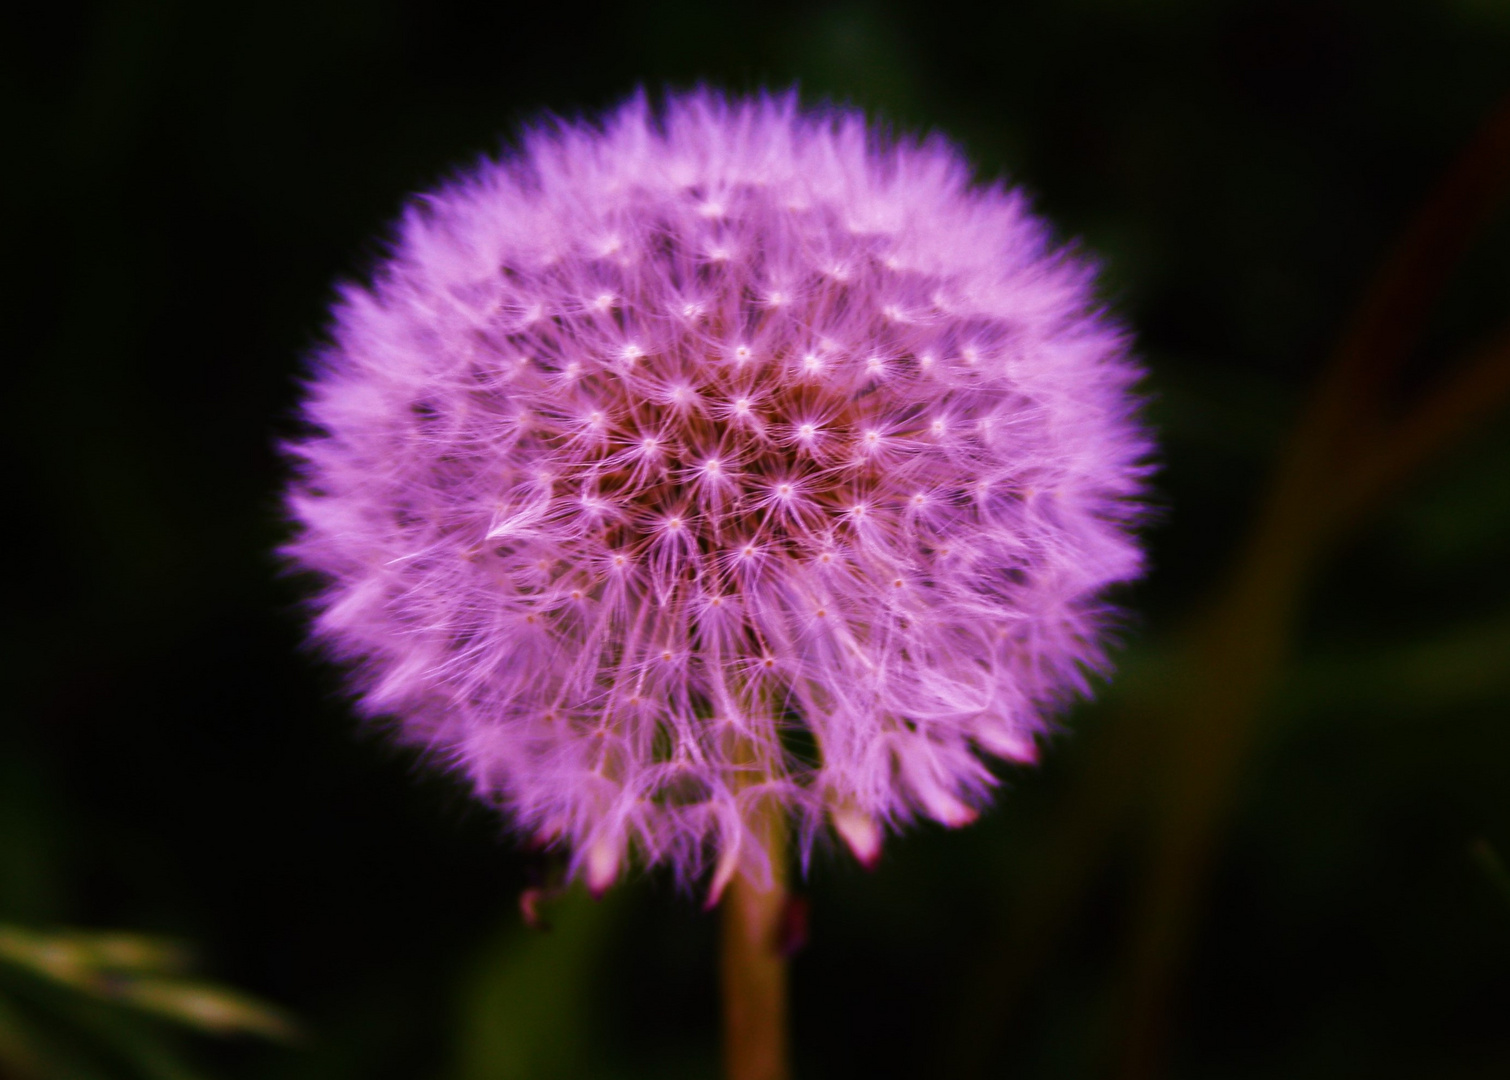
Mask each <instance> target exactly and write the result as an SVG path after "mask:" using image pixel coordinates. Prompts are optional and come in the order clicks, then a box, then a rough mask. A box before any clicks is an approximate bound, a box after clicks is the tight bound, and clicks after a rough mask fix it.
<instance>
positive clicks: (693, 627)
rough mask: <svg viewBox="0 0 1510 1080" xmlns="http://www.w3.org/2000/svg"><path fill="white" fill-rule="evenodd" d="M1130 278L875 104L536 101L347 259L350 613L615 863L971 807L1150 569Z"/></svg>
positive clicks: (299, 446) (548, 815)
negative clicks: (497, 146)
mask: <svg viewBox="0 0 1510 1080" xmlns="http://www.w3.org/2000/svg"><path fill="white" fill-rule="evenodd" d="M1092 289H1093V272H1092V269H1091V268H1090V267H1089V266H1088V265H1087V263H1086V262H1084V261H1083V260H1081V259H1080V258H1078V257H1077V256H1075V255H1074V254H1073V253H1068V252H1066V251H1065V250H1063V249H1061V248H1056V247H1055V245H1054V243H1053V242H1052V240H1051V237H1050V235H1049V231H1048V228H1047V226H1046V225H1045V223H1044V222H1042V221H1041V220H1040V219H1038V218H1036V217H1035V216H1033V214H1032V213H1031V212H1030V210H1029V208H1028V207H1027V205H1026V204H1025V201H1024V199H1023V197H1022V196H1021V195H1020V194H1018V193H1016V192H1014V191H1010V190H1006V189H1004V188H1002V187H1000V186H993V187H980V186H974V185H973V184H972V182H971V179H970V173H969V169H968V166H967V165H966V163H965V162H964V160H963V159H962V158H961V156H960V155H959V153H958V152H957V151H956V150H954V149H953V148H952V147H951V146H950V145H948V144H947V143H945V142H943V141H941V140H938V139H930V140H927V141H922V142H917V141H910V140H907V139H893V138H890V137H886V136H883V135H881V134H880V133H878V132H876V131H875V130H873V129H871V128H869V127H868V126H867V125H866V123H865V121H864V119H863V117H862V116H861V115H859V114H858V113H854V112H850V111H845V110H839V109H828V110H819V111H807V110H804V109H803V108H801V107H800V106H799V104H798V102H797V100H796V98H795V96H784V97H759V98H754V99H738V100H730V99H725V98H722V97H719V96H717V95H715V94H713V93H710V92H706V91H698V92H693V93H690V94H686V95H681V96H673V97H671V98H670V99H669V100H668V101H666V102H665V104H664V106H663V107H662V108H660V109H655V108H652V107H651V105H650V104H649V103H648V102H647V101H646V100H645V99H644V98H643V97H637V98H635V99H632V100H631V101H630V102H628V103H627V104H625V105H623V106H622V107H620V108H619V109H618V110H616V111H614V112H612V113H610V114H609V115H608V116H607V117H606V118H604V119H603V120H602V121H601V123H596V124H595V123H589V122H571V123H568V122H562V123H554V124H548V125H542V126H540V127H537V128H535V129H534V130H532V131H530V132H529V133H527V135H526V136H525V138H524V140H523V143H522V146H521V148H520V149H519V150H518V151H517V152H515V153H513V154H511V155H509V156H506V157H504V158H502V159H501V160H497V161H492V160H489V161H484V162H482V163H481V164H479V165H478V166H477V167H476V168H475V169H473V170H471V171H469V172H467V173H465V174H464V175H462V176H461V177H460V178H459V179H456V180H454V181H453V182H451V183H448V184H446V185H444V186H443V187H441V188H440V189H438V190H437V191H435V192H433V193H431V194H429V195H426V196H424V197H422V198H420V199H418V200H416V201H415V202H414V203H413V204H412V205H411V207H410V208H409V209H408V210H407V211H406V213H405V214H404V216H403V218H402V221H401V222H400V224H399V226H398V229H397V234H396V237H395V238H394V241H393V244H392V250H391V253H390V255H389V256H388V257H387V259H386V260H385V261H384V262H382V263H381V264H380V265H379V266H378V267H377V269H376V271H375V273H374V275H373V280H372V282H371V283H370V284H369V285H366V286H356V285H352V286H347V287H346V288H344V289H343V290H342V293H341V298H340V300H339V302H338V303H337V305H336V309H335V313H334V320H333V325H332V328H331V333H330V340H329V344H328V345H327V346H326V347H325V348H323V349H322V350H320V351H319V353H318V354H317V356H316V357H315V360H314V371H313V374H312V376H311V378H310V380H309V383H308V387H307V397H306V400H305V404H304V411H303V415H304V418H305V420H306V421H307V423H308V433H307V434H306V435H304V436H303V437H301V438H300V439H298V440H296V441H295V442H293V443H292V444H291V445H290V447H289V452H290V453H291V455H292V457H293V458H294V460H295V461H296V463H297V479H296V481H295V483H294V484H293V485H292V488H291V491H290V494H289V497H288V506H289V509H290V512H291V514H292V517H293V518H294V520H295V522H296V523H297V533H296V536H295V538H294V539H293V540H292V542H291V543H290V544H289V545H288V547H287V549H286V551H287V554H288V555H289V557H290V558H291V559H292V560H293V561H294V562H295V563H296V564H297V565H299V566H302V567H304V568H307V569H309V570H313V571H315V572H316V573H317V574H319V575H320V577H321V578H322V579H323V588H322V590H321V591H320V593H319V594H318V597H317V598H316V601H315V610H316V617H315V621H314V634H315V636H316V638H317V639H318V640H319V641H321V642H322V643H323V644H324V645H325V646H326V647H327V648H328V649H329V650H330V651H331V652H332V653H334V654H335V655H336V656H337V657H339V658H340V659H342V660H344V661H348V662H350V665H351V667H352V670H353V671H354V673H355V674H354V681H355V689H356V692H357V695H358V700H359V702H360V706H361V708H362V710H363V711H364V712H366V713H368V714H371V715H375V716H388V717H393V718H396V721H397V722H396V724H395V729H396V731H397V733H398V735H399V737H400V738H401V739H403V740H404V741H406V742H408V743H412V744H416V745H418V746H420V747H423V748H424V750H425V751H427V752H428V754H429V756H430V757H431V758H432V759H433V760H434V761H435V762H437V763H439V764H440V765H442V766H444V767H447V768H450V769H453V770H455V771H457V772H458V773H460V774H462V775H464V776H465V777H466V778H467V780H468V781H469V782H470V784H471V786H472V788H473V789H474V790H475V791H476V793H477V795H478V796H479V797H480V798H482V799H484V800H486V801H487V802H489V803H491V804H495V805H497V806H499V807H500V808H502V809H503V810H504V811H505V812H506V814H507V815H508V817H509V819H510V820H511V821H512V822H513V823H514V825H515V827H516V828H518V829H519V830H520V831H521V832H522V833H524V834H526V835H529V836H532V837H534V838H536V839H538V840H539V841H541V842H543V843H546V844H549V845H554V846H556V847H558V848H559V849H560V850H563V851H565V852H567V853H569V859H570V861H569V869H570V872H571V874H573V875H575V876H579V877H581V878H583V879H585V880H586V882H587V884H588V885H589V886H590V887H591V888H592V889H594V890H598V891H601V890H602V889H605V888H607V887H608V886H609V885H611V884H612V883H613V882H614V881H616V880H617V879H619V878H620V877H621V876H622V874H623V873H624V872H625V868H626V866H627V865H629V863H630V862H631V860H638V861H639V862H641V863H643V864H645V865H656V864H664V865H667V866H669V867H671V868H672V870H673V871H674V872H675V873H676V875H678V877H679V878H680V879H682V880H683V881H687V882H692V881H695V880H706V882H707V889H708V893H709V895H710V896H711V897H712V898H717V897H718V896H719V895H720V894H721V893H722V892H723V891H724V890H725V888H726V887H728V886H729V885H730V883H731V882H741V881H742V882H745V883H747V884H749V885H750V886H751V887H752V888H754V889H755V890H757V891H759V890H761V889H769V888H770V887H771V886H772V883H773V882H777V881H779V878H780V874H781V867H780V865H779V863H780V861H781V856H780V855H779V851H780V837H781V836H782V835H786V834H788V833H789V835H790V836H791V837H792V838H793V846H794V847H795V849H796V851H797V852H798V854H799V855H800V856H801V857H802V858H804V859H805V857H806V855H807V853H808V852H809V851H810V850H811V848H812V846H813V844H814V842H815V840H817V839H818V838H819V837H821V836H822V835H825V834H827V833H829V830H832V834H836V835H837V836H838V837H839V838H841V839H842V840H843V841H844V842H845V843H846V844H847V845H848V846H849V847H850V848H851V849H852V850H853V852H854V853H855V855H856V856H857V857H858V858H859V859H860V860H861V861H862V862H864V863H866V864H873V863H874V862H875V860H876V859H877V857H878V856H879V853H880V849H881V845H882V841H883V837H884V836H885V835H886V833H887V832H888V831H892V830H895V829H897V828H899V827H901V826H904V825H906V824H907V823H908V822H911V821H913V820H915V819H918V818H930V819H933V820H935V821H938V822H941V823H943V824H945V825H947V826H959V825H963V824H965V823H966V822H968V821H970V820H972V819H973V818H974V817H975V816H976V813H977V812H978V810H979V808H981V807H982V806H983V805H984V804H985V803H986V801H987V799H988V797H989V793H990V789H991V788H992V786H993V783H994V778H993V773H992V771H991V769H990V767H989V766H988V764H987V762H986V760H985V759H986V758H989V757H995V758H1000V759H1006V760H1008V761H1018V762H1028V761H1032V760H1034V758H1035V755H1036V752H1037V744H1038V741H1039V739H1040V737H1041V736H1042V735H1043V733H1044V732H1045V731H1046V730H1048V727H1049V725H1050V723H1051V718H1052V716H1053V714H1054V713H1055V711H1056V710H1057V709H1059V708H1061V707H1062V706H1063V705H1064V704H1065V703H1066V701H1067V700H1069V699H1070V698H1072V697H1073V696H1075V695H1076V694H1080V693H1083V692H1084V691H1085V690H1086V677H1087V672H1089V671H1092V670H1095V669H1097V668H1099V667H1101V666H1102V665H1103V663H1104V659H1105V657H1104V651H1103V637H1104V627H1105V624H1106V621H1107V617H1108V608H1107V606H1106V602H1105V600H1104V598H1103V594H1104V592H1105V590H1106V589H1107V587H1108V586H1110V585H1113V584H1115V583H1118V582H1124V581H1127V580H1129V579H1131V578H1133V577H1134V576H1136V575H1137V573H1138V572H1139V569H1140V565H1141V559H1140V553H1139V549H1138V547H1137V545H1136V543H1135V542H1134V539H1133V538H1132V536H1131V535H1130V525H1131V524H1132V522H1133V521H1134V519H1135V518H1136V516H1137V497H1138V494H1139V491H1140V487H1141V482H1142V477H1143V475H1144V472H1145V468H1144V465H1143V460H1144V458H1145V456H1146V453H1147V450H1148V444H1147V440H1146V438H1145V436H1144V434H1143V433H1142V431H1141V429H1140V427H1139V426H1138V423H1137V421H1136V417H1135V415H1134V412H1135V401H1134V400H1133V398H1132V397H1131V395H1130V387H1131V385H1132V384H1133V382H1134V381H1135V379H1136V377H1137V374H1138V372H1137V369H1136V367H1135V365H1134V364H1133V363H1132V362H1131V361H1130V360H1129V358H1128V355H1127V352H1126V342H1125V335H1124V334H1123V332H1122V331H1121V330H1120V328H1118V327H1117V326H1116V325H1114V324H1113V323H1111V322H1109V321H1108V320H1107V319H1106V318H1105V317H1104V316H1103V315H1102V314H1101V313H1100V312H1099V311H1098V309H1097V307H1096V305H1095V302H1094V299H1093V294H1092ZM704 875H706V876H704Z"/></svg>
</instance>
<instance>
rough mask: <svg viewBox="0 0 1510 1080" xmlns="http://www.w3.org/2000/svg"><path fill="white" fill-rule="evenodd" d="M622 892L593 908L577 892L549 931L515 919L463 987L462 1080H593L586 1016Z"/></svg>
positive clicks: (558, 906) (560, 903) (561, 905)
mask: <svg viewBox="0 0 1510 1080" xmlns="http://www.w3.org/2000/svg"><path fill="white" fill-rule="evenodd" d="M624 891H625V890H623V889H614V890H610V891H609V893H608V894H607V895H606V896H605V897H604V898H603V899H602V900H597V901H595V900H593V899H592V898H591V897H590V896H589V895H588V893H587V890H586V889H584V888H582V887H581V886H577V887H575V888H573V889H572V890H571V891H570V892H568V893H567V894H566V895H564V896H563V897H561V898H560V899H559V900H556V901H554V902H553V903H551V904H550V907H549V925H550V929H549V930H544V931H536V930H530V929H529V928H527V927H526V926H525V924H524V921H523V920H522V919H520V918H519V917H518V916H517V915H514V914H513V913H511V914H510V916H509V917H508V918H507V919H506V920H505V925H504V926H503V927H502V928H500V930H499V931H498V932H497V933H496V934H495V935H494V937H493V939H492V940H491V941H490V942H489V943H487V944H485V945H484V946H483V948H482V949H481V950H479V952H478V954H477V958H476V963H475V967H474V968H473V969H472V973H471V975H470V977H469V978H468V979H467V980H466V982H465V983H464V984H463V988H462V995H461V1001H462V1010H461V1029H460V1031H459V1032H458V1034H457V1042H456V1045H457V1068H456V1072H455V1075H456V1077H457V1080H551V1078H553V1077H567V1076H582V1075H591V1069H590V1066H591V1061H590V1055H591V1052H592V1047H591V1046H590V1044H589V1038H588V1034H589V1033H590V1032H591V1031H592V1030H593V1023H592V1020H593V1018H592V1017H591V1016H590V1015H585V1014H584V1009H585V1008H587V1007H589V1006H590V1004H591V1000H592V993H591V987H592V985H593V982H594V979H595V976H596V974H597V967H598V964H599V963H600V962H601V959H602V953H603V945H604V943H605V942H606V941H607V939H608V938H609V936H610V934H609V931H610V930H611V929H612V927H613V925H614V924H615V922H617V921H618V920H619V918H620V915H621V914H622V905H623V903H624V897H623V896H622V895H621V894H622V893H623V892H624Z"/></svg>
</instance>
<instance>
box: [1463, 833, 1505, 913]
mask: <svg viewBox="0 0 1510 1080" xmlns="http://www.w3.org/2000/svg"><path fill="white" fill-rule="evenodd" d="M1468 851H1469V854H1471V855H1472V856H1473V861H1474V862H1476V863H1478V864H1479V869H1480V870H1482V871H1484V876H1485V877H1487V878H1488V879H1489V880H1490V882H1491V883H1492V884H1493V885H1494V887H1495V888H1496V889H1498V890H1499V894H1500V896H1501V897H1502V898H1503V899H1504V900H1505V902H1506V903H1510V870H1507V869H1505V863H1504V860H1503V859H1501V858H1500V856H1499V852H1497V851H1495V850H1494V846H1493V845H1492V844H1490V843H1489V841H1488V840H1475V841H1474V842H1473V844H1472V846H1471V847H1469V849H1468Z"/></svg>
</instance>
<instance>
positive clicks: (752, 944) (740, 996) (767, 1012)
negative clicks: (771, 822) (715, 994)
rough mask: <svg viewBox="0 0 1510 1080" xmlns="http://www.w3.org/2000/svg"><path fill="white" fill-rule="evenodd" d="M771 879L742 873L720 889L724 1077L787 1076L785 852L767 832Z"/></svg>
mask: <svg viewBox="0 0 1510 1080" xmlns="http://www.w3.org/2000/svg"><path fill="white" fill-rule="evenodd" d="M772 839H773V842H772V843H771V845H770V847H771V851H770V856H771V860H770V862H771V880H770V882H769V884H768V885H767V887H766V888H763V889H762V888H761V887H760V886H759V885H758V884H757V883H755V882H753V881H751V880H750V878H749V877H747V876H746V875H744V874H743V873H740V874H736V875H735V876H734V879H733V880H732V881H730V882H729V885H728V888H727V889H725V891H724V896H723V901H722V904H721V906H722V908H723V965H722V971H721V973H720V974H721V980H722V983H723V997H724V1075H725V1077H726V1078H727V1080H788V1078H789V1077H790V1076H791V1074H792V1071H791V1067H790V1065H789V1063H788V1061H787V958H786V956H785V955H783V952H782V948H781V931H782V921H783V918H784V916H785V913H786V907H787V888H786V872H785V859H784V856H785V852H784V851H783V850H782V849H783V848H784V846H785V845H784V844H782V843H781V837H780V836H779V835H776V834H775V830H773V837H772Z"/></svg>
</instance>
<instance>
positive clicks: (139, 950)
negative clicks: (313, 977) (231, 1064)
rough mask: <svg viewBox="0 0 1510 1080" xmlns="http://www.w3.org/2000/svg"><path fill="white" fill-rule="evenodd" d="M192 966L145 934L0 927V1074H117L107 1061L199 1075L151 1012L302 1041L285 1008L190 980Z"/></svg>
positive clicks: (217, 1031)
mask: <svg viewBox="0 0 1510 1080" xmlns="http://www.w3.org/2000/svg"><path fill="white" fill-rule="evenodd" d="M190 965H191V957H190V955H189V953H188V951H187V950H186V949H184V948H183V947H182V946H181V945H178V944H176V943H174V942H171V941H165V940H163V939H161V938H156V937H148V936H146V935H143V934H130V933H119V932H102V931H97V932H86V931H79V930H64V931H56V932H52V933H43V932H41V931H36V930H29V929H25V928H22V927H19V926H11V925H5V924H0V1076H5V1077H14V1078H17V1080H31V1078H38V1080H41V1078H49V1080H50V1078H54V1077H70V1078H73V1077H77V1078H80V1080H84V1078H89V1077H96V1076H98V1077H106V1076H112V1075H116V1074H117V1071H116V1070H114V1069H111V1068H110V1067H109V1066H107V1065H106V1064H104V1062H106V1061H109V1062H116V1063H120V1064H126V1065H129V1066H130V1069H131V1074H132V1075H135V1076H140V1077H146V1078H149V1080H192V1078H194V1077H196V1076H198V1075H199V1074H198V1073H197V1072H195V1071H194V1070H192V1069H191V1068H190V1067H189V1066H188V1065H187V1064H185V1063H184V1062H183V1061H182V1060H181V1058H180V1056H179V1054H178V1053H177V1052H176V1051H175V1050H174V1048H173V1047H172V1045H171V1044H170V1043H168V1042H167V1041H166V1040H164V1039H162V1038H161V1037H160V1035H159V1033H158V1032H157V1031H155V1030H153V1028H152V1027H151V1026H150V1025H149V1024H147V1023H143V1022H142V1021H143V1019H144V1018H145V1017H148V1016H151V1017H156V1018H158V1019H160V1020H166V1021H169V1022H171V1023H172V1024H175V1025H179V1026H182V1027H187V1028H190V1029H193V1030H197V1031H201V1032H204V1033H206V1034H209V1035H256V1036H259V1037H261V1038H265V1039H272V1040H274V1041H278V1042H284V1043H293V1042H296V1041H298V1038H299V1030H298V1028H297V1026H296V1025H295V1024H294V1022H293V1021H292V1020H291V1019H290V1018H289V1017H288V1016H287V1015H286V1014H285V1013H283V1012H282V1011H281V1010H279V1009H277V1008H274V1007H273V1006H271V1005H267V1004H264V1003H263V1002H261V1001H258V1000H256V999H255V998H252V997H249V996H248V995H246V994H243V993H240V992H239V991H236V990H231V989H228V988H226V987H223V986H219V985H216V984H213V983H207V982H201V981H199V980H195V979H191V978H187V977H185V976H186V974H187V973H188V971H189V968H190Z"/></svg>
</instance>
